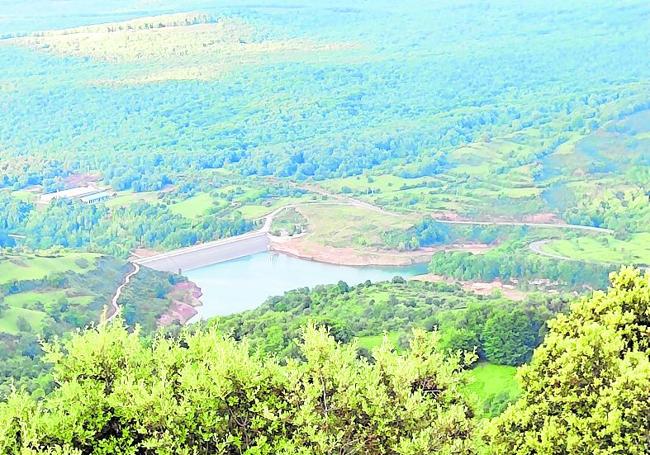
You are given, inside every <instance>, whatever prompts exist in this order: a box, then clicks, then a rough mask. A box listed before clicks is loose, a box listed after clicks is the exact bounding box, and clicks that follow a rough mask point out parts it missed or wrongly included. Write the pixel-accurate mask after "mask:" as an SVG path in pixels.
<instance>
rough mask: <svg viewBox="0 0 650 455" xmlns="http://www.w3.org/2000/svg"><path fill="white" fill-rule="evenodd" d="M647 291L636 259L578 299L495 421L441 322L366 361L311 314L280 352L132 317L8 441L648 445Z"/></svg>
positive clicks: (377, 447) (556, 447) (42, 448)
mask: <svg viewBox="0 0 650 455" xmlns="http://www.w3.org/2000/svg"><path fill="white" fill-rule="evenodd" d="M648 290H650V276H648V275H646V276H645V277H643V276H641V274H640V273H639V272H638V271H633V270H630V269H628V270H623V271H622V272H621V273H620V274H617V275H615V276H614V277H613V281H612V289H611V290H610V291H609V292H608V293H607V294H604V293H599V294H597V295H594V296H593V297H591V298H586V299H582V300H579V301H577V302H575V303H574V304H573V305H572V308H571V312H570V313H568V314H567V315H561V316H559V317H557V318H556V319H555V320H554V321H553V322H552V323H551V324H550V331H549V333H548V334H547V335H546V337H545V340H544V343H543V344H542V345H541V346H540V347H539V348H538V349H537V350H536V352H535V355H534V356H533V359H532V361H531V363H530V365H527V366H525V367H523V368H522V369H521V370H520V373H519V378H520V384H521V388H522V394H521V397H520V398H519V399H518V400H517V402H516V403H515V404H514V405H511V406H509V407H508V409H506V411H505V412H504V413H503V414H502V415H501V416H499V417H496V418H495V419H492V420H482V421H479V420H478V419H477V418H475V414H474V412H473V409H472V408H471V405H470V404H469V403H468V402H467V401H466V400H465V398H464V396H463V394H462V393H461V391H460V387H461V386H462V385H463V383H464V375H463V374H462V372H461V370H462V369H463V367H465V366H466V365H467V363H468V362H471V361H473V360H474V356H473V355H471V354H465V355H457V354H456V355H451V356H450V355H445V354H443V352H442V351H441V350H440V349H439V346H438V342H437V340H436V334H435V333H434V334H427V333H425V332H423V331H418V330H415V331H414V332H413V334H412V336H411V338H410V344H409V349H408V350H407V351H406V352H404V353H403V354H401V355H398V354H396V353H395V352H394V351H392V350H391V349H390V347H389V346H388V345H386V344H384V345H382V346H381V347H379V348H377V349H375V350H374V351H373V353H372V357H371V358H370V359H366V358H365V357H360V356H359V355H358V353H357V352H356V350H355V349H354V347H353V346H350V345H346V344H340V343H337V342H336V341H335V340H334V338H332V337H331V336H329V335H328V333H327V332H326V331H325V330H323V329H315V328H314V327H313V326H308V327H307V328H306V329H305V330H304V331H303V332H302V337H301V341H300V342H299V343H298V349H299V355H298V356H297V358H296V359H293V360H289V361H286V362H280V361H279V360H278V359H276V358H275V357H274V356H269V357H261V356H259V355H258V354H251V349H250V347H249V346H248V345H247V343H246V342H237V341H234V340H232V339H230V338H223V337H222V336H221V335H218V334H217V333H216V332H215V331H214V330H198V331H196V333H193V334H192V333H188V332H185V333H182V334H181V335H180V336H179V337H171V338H169V337H163V336H157V337H155V338H153V339H144V338H142V337H141V335H140V333H139V331H137V330H136V331H134V332H129V331H128V330H127V329H126V328H125V327H124V326H123V325H122V324H121V322H120V321H118V322H117V323H114V324H110V325H108V326H103V327H100V328H98V329H90V330H87V331H85V332H83V333H77V334H74V335H73V336H72V338H71V339H70V340H69V341H66V342H63V343H61V342H56V343H54V344H51V345H49V346H48V347H47V352H48V357H47V359H48V361H50V362H53V363H54V368H53V376H54V378H55V380H56V383H57V388H56V389H55V390H54V391H53V392H51V393H50V394H48V395H47V396H46V397H44V398H43V399H42V400H35V399H34V398H33V397H30V396H29V395H26V394H24V393H22V392H20V391H18V392H15V393H13V394H12V395H11V396H10V397H9V399H8V400H7V401H6V402H4V403H2V404H0V451H2V452H3V453H11V454H13V453H16V454H17V453H61V454H63V453H65V454H82V453H114V454H127V453H195V454H212V453H245V454H251V455H252V454H260V455H261V454H287V455H288V454H304V455H310V454H314V455H315V454H323V453H334V452H336V453H368V454H375V453H386V454H403V455H416V454H422V453H446V454H452V453H453V454H467V455H469V454H478V453H495V454H502V453H507V454H513V455H528V454H531V453H554V454H560V455H564V454H567V455H568V454H574V453H601V454H615V453H625V454H629V455H645V454H647V453H648V452H649V451H650V441H649V440H648V437H647V429H648V428H649V427H650V402H649V401H648V400H647V398H648V390H650V374H648V372H649V371H650V341H649V340H648V337H647V333H646V331H647V313H648V311H649V309H650V299H649V297H648V296H649V295H650V294H649V293H648ZM495 324H498V322H495ZM486 325H487V323H486ZM507 327H508V325H507V324H505V325H504V327H503V329H504V330H505V329H506V328H507Z"/></svg>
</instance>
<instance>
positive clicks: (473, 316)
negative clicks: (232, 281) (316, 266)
mask: <svg viewBox="0 0 650 455" xmlns="http://www.w3.org/2000/svg"><path fill="white" fill-rule="evenodd" d="M563 302H564V300H563V299H562V298H560V297H556V298H555V299H551V298H538V299H535V300H530V301H528V302H526V303H515V302H511V301H509V300H506V299H503V298H501V297H496V296H494V297H493V296H489V297H484V296H478V295H475V294H472V293H468V292H465V291H463V290H462V288H461V287H460V286H459V285H453V284H447V283H429V282H422V281H415V280H413V281H405V280H404V279H402V278H401V277H395V278H394V279H393V280H392V281H391V282H382V283H374V284H373V283H370V282H366V283H364V284H360V285H358V286H355V287H349V286H348V285H347V284H346V283H344V282H342V281H341V282H339V283H338V284H336V285H329V286H316V287H315V288H314V289H311V290H310V289H308V288H303V289H297V290H294V291H289V292H287V293H285V294H284V295H283V296H279V297H272V298H270V299H268V300H267V301H266V302H265V303H264V304H263V305H261V306H260V307H258V308H256V309H254V310H251V311H247V312H244V313H240V314H234V315H232V316H225V317H219V318H215V319H212V320H211V321H209V323H208V324H209V325H211V326H212V325H214V326H216V327H217V328H218V329H219V331H221V332H222V333H225V334H228V335H231V336H233V337H234V338H235V339H243V338H246V339H248V340H249V342H250V343H251V346H252V347H253V348H254V349H258V350H261V351H262V352H265V353H277V354H280V355H281V356H289V357H291V356H295V355H296V354H297V351H296V339H298V338H299V334H300V330H301V328H302V327H304V326H305V325H306V324H308V323H309V322H313V323H316V324H318V325H322V326H325V327H328V328H329V330H330V333H331V334H332V336H334V338H335V339H336V340H338V341H342V342H349V341H351V340H352V339H355V338H356V339H358V341H359V346H360V347H361V348H365V349H367V350H368V351H370V350H372V348H373V347H376V346H377V345H379V344H381V342H382V341H383V336H384V334H386V335H387V339H388V341H389V344H390V345H391V346H394V347H396V348H400V349H402V348H406V347H407V346H408V337H407V335H408V333H410V331H411V329H412V328H424V329H426V330H434V329H436V328H438V329H439V330H440V332H441V335H440V347H441V349H442V350H444V351H446V352H455V351H459V350H465V351H474V350H476V351H477V354H478V355H479V356H480V358H483V359H487V360H489V361H492V362H498V363H503V364H510V365H520V364H521V363H523V362H525V361H527V360H528V359H529V358H530V354H531V353H532V350H533V349H534V348H535V346H537V344H539V342H541V338H542V336H543V326H544V323H545V321H546V320H547V319H549V318H550V317H552V316H553V314H554V313H555V312H557V311H559V310H561V309H562V308H563ZM498 325H501V326H500V328H501V330H496V329H493V328H495V326H498ZM459 333H460V334H461V335H462V336H459V335H458V334H459Z"/></svg>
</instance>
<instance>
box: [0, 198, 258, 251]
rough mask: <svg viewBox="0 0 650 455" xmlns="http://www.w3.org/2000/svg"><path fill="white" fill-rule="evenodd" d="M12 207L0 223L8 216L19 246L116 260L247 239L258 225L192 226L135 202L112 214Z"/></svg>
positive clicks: (236, 221)
mask: <svg viewBox="0 0 650 455" xmlns="http://www.w3.org/2000/svg"><path fill="white" fill-rule="evenodd" d="M12 204H13V205H16V206H17V207H18V209H19V210H18V211H17V212H13V211H12V212H10V213H2V214H0V223H1V222H2V221H3V220H2V218H3V217H4V223H5V225H6V226H8V229H10V230H11V231H12V232H18V233H20V234H21V235H23V236H24V237H25V238H24V239H23V240H21V241H20V244H21V245H23V246H27V247H29V248H33V249H47V248H50V247H53V246H59V247H64V248H75V249H87V250H92V251H97V252H103V253H108V254H112V255H114V256H118V257H126V256H128V255H129V253H130V251H131V250H133V249H134V248H138V247H147V248H163V249H173V248H179V247H184V246H189V245H194V244H196V243H200V242H205V241H209V240H214V239H218V238H224V237H230V236H234V235H238V234H243V233H245V232H248V231H250V230H252V229H254V228H255V226H256V224H255V222H253V221H250V220H245V219H243V218H242V217H241V215H239V214H238V213H237V212H233V213H232V214H230V215H228V216H219V217H216V216H212V217H204V218H202V219H201V220H198V221H196V222H192V221H191V220H189V219H186V218H184V217H182V216H180V215H176V214H173V213H171V212H170V210H169V209H168V207H167V206H166V205H164V204H160V203H158V204H156V203H148V202H135V203H133V204H130V205H128V206H124V207H116V208H113V209H109V208H108V207H106V206H105V205H103V204H97V205H88V204H83V203H81V202H77V201H70V200H55V201H53V202H52V203H50V204H49V205H48V206H47V207H46V208H44V209H42V210H36V208H35V206H33V205H32V204H25V203H20V202H13V203H12ZM1 230H2V229H1V226H0V231H1ZM5 241H6V243H7V246H11V245H13V244H14V243H15V241H14V239H11V238H6V240H5Z"/></svg>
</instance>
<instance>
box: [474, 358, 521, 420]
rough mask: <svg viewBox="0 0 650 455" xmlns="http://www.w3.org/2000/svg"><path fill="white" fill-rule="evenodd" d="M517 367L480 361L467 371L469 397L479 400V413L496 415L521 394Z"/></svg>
mask: <svg viewBox="0 0 650 455" xmlns="http://www.w3.org/2000/svg"><path fill="white" fill-rule="evenodd" d="M516 371H517V369H516V368H515V367H512V366H508V365H496V364H493V363H487V362H479V363H478V364H477V365H476V366H474V367H473V368H472V369H471V370H469V371H467V378H468V379H467V380H468V383H467V385H466V386H465V390H466V393H467V394H468V396H469V397H476V398H477V399H478V400H479V405H478V411H479V415H483V416H485V417H495V416H498V415H499V414H501V413H502V412H503V411H504V410H505V409H506V407H507V406H508V404H510V403H512V402H514V401H515V400H516V399H517V397H518V396H519V393H520V389H519V384H518V383H517V379H516V378H515V373H516Z"/></svg>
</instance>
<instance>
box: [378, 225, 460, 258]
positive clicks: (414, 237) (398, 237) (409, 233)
mask: <svg viewBox="0 0 650 455" xmlns="http://www.w3.org/2000/svg"><path fill="white" fill-rule="evenodd" d="M451 238H452V233H451V232H450V229H449V227H448V226H447V225H445V224H443V223H439V222H437V221H435V220H434V219H433V218H431V217H426V218H424V219H422V220H421V221H420V222H418V223H416V224H415V225H414V226H413V227H411V228H410V229H407V230H406V231H404V230H401V231H400V230H395V231H386V232H384V233H383V234H382V240H383V241H384V244H385V245H386V246H387V247H389V248H393V249H398V250H402V251H404V250H407V251H413V250H417V249H418V248H422V247H427V246H433V245H441V244H444V243H447V242H448V241H449V240H450V239H451Z"/></svg>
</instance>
